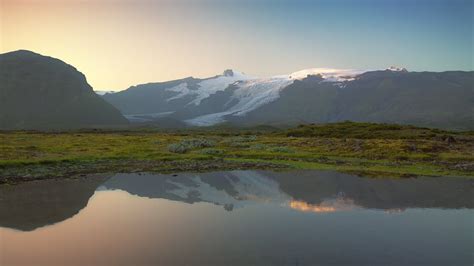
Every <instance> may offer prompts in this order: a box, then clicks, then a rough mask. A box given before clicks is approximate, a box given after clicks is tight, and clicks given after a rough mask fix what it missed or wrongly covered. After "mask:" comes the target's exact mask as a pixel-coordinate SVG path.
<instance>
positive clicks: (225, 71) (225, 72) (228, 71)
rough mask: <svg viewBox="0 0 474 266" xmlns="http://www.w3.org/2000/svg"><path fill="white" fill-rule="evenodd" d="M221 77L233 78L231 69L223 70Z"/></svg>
mask: <svg viewBox="0 0 474 266" xmlns="http://www.w3.org/2000/svg"><path fill="white" fill-rule="evenodd" d="M222 75H224V76H226V77H233V76H234V71H233V70H232V69H226V70H224V73H222Z"/></svg>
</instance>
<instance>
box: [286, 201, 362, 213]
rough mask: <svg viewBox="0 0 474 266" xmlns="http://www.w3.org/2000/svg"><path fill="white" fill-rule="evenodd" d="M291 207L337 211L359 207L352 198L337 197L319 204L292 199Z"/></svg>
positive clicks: (300, 209) (305, 209) (304, 210)
mask: <svg viewBox="0 0 474 266" xmlns="http://www.w3.org/2000/svg"><path fill="white" fill-rule="evenodd" d="M289 205H290V207H291V208H292V209H295V210H299V211H303V212H335V211H348V210H353V209H355V208H357V206H356V205H355V204H354V201H353V200H351V199H344V198H336V199H334V200H325V201H323V202H321V203H319V204H309V203H307V202H305V201H300V200H292V201H290V204H289Z"/></svg>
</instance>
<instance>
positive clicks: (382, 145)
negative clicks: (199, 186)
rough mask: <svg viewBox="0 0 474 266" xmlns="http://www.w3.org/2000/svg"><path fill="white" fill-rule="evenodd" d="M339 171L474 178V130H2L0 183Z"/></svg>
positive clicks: (356, 126) (353, 126)
mask: <svg viewBox="0 0 474 266" xmlns="http://www.w3.org/2000/svg"><path fill="white" fill-rule="evenodd" d="M249 168H284V169H286V168H299V169H334V170H338V171H344V172H351V173H357V174H361V175H370V176H374V177H379V176H380V177H383V176H393V177H405V176H415V175H428V176H470V177H473V176H474V134H473V132H447V131H442V130H436V129H426V128H416V127H411V126H398V125H385V124H370V123H352V122H344V123H337V124H325V125H303V126H300V127H297V128H292V129H271V128H262V129H247V130H236V129H225V128H220V129H219V128H213V129H202V130H187V131H173V132H168V131H154V130H150V129H148V130H133V131H121V132H117V131H110V132H104V131H76V132H61V133H51V132H50V133H41V132H0V182H1V183H15V182H19V181H25V180H33V179H41V178H56V177H68V176H74V175H84V174H89V173H102V172H104V173H105V172H140V171H156V172H177V171H205V170H218V169H249Z"/></svg>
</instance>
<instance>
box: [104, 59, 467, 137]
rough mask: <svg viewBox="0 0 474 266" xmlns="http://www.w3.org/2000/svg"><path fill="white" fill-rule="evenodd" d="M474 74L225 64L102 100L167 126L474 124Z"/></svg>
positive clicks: (140, 118)
mask: <svg viewBox="0 0 474 266" xmlns="http://www.w3.org/2000/svg"><path fill="white" fill-rule="evenodd" d="M473 84H474V72H472V71H471V72H463V71H448V72H409V71H407V70H406V69H405V68H397V67H390V68H388V69H386V70H372V71H364V70H350V69H328V68H315V69H306V70H302V71H298V72H294V73H291V74H288V75H280V76H274V77H268V78H255V77H251V76H247V75H245V74H243V73H240V72H237V71H232V70H226V71H225V72H224V73H223V74H222V75H218V76H215V77H211V78H208V79H196V78H192V77H189V78H185V79H180V80H174V81H169V82H160V83H148V84H143V85H137V86H133V87H130V88H129V89H127V90H125V91H121V92H117V93H113V94H106V95H104V96H103V98H104V99H105V100H106V101H108V102H109V103H111V104H112V105H114V106H116V107H117V108H118V109H119V110H120V111H121V112H122V113H123V114H124V115H125V116H126V117H127V118H128V119H129V120H130V121H132V122H141V123H144V122H145V123H157V124H159V125H162V126H166V125H174V126H211V125H216V124H219V123H230V124H234V125H239V126H249V125H259V124H269V125H295V124H300V123H327V122H338V121H344V120H352V121H360V122H386V123H399V124H413V125H418V126H428V127H439V128H449V129H474V86H473Z"/></svg>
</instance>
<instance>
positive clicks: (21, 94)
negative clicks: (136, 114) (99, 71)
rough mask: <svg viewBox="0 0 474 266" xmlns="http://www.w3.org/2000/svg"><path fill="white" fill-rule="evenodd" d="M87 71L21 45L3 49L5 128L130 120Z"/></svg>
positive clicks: (0, 100)
mask: <svg viewBox="0 0 474 266" xmlns="http://www.w3.org/2000/svg"><path fill="white" fill-rule="evenodd" d="M127 123H128V121H127V120H126V119H125V118H124V117H123V116H122V115H121V114H120V112H119V111H118V110H117V109H116V108H115V107H113V106H112V105H110V104H109V103H107V102H106V101H104V100H103V99H102V98H100V96H98V95H96V94H95V93H94V91H93V90H92V87H91V86H90V85H89V84H88V83H87V81H86V78H85V76H84V75H83V74H82V73H80V72H79V71H77V70H76V69H75V68H74V67H72V66H70V65H68V64H66V63H64V62H63V61H61V60H58V59H55V58H51V57H46V56H42V55H39V54H36V53H33V52H30V51H25V50H19V51H15V52H9V53H5V54H0V129H65V128H81V127H92V126H114V125H123V124H127Z"/></svg>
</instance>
